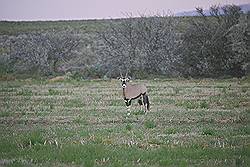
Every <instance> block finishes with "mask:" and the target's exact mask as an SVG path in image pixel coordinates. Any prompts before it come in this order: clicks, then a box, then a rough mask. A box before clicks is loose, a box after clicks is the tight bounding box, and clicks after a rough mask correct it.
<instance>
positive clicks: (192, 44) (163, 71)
mask: <svg viewBox="0 0 250 167" xmlns="http://www.w3.org/2000/svg"><path fill="white" fill-rule="evenodd" d="M196 10H197V12H198V13H199V16H198V17H193V18H192V19H191V20H190V21H189V24H188V25H186V29H185V30H184V32H183V33H180V31H179V30H178V29H179V25H180V24H179V22H178V21H180V20H178V21H177V19H176V18H175V17H173V16H161V15H159V16H158V15H156V16H151V17H144V16H142V17H140V18H131V17H128V18H127V19H126V20H123V21H122V22H121V23H119V24H116V23H112V22H111V24H110V27H109V29H108V30H107V32H105V33H104V34H103V39H104V43H105V46H106V48H105V49H104V50H105V52H104V53H105V56H104V62H105V65H107V71H108V72H110V73H112V72H113V70H114V72H115V71H116V69H118V68H123V69H130V71H133V72H132V73H135V72H138V71H141V72H142V71H143V72H144V73H147V74H160V75H167V76H184V77H190V76H191V77H218V76H225V75H228V76H233V77H241V76H244V75H245V74H246V70H247V66H248V68H249V62H250V61H249V57H250V56H249V46H250V43H249V40H250V38H249V37H250V29H249V23H248V20H249V18H248V17H249V14H248V15H247V14H243V13H242V12H241V9H240V7H238V6H236V5H227V6H224V7H219V6H212V7H211V8H210V16H206V15H205V14H204V11H203V9H202V8H197V9H196Z"/></svg>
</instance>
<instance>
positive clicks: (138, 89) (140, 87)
mask: <svg viewBox="0 0 250 167" xmlns="http://www.w3.org/2000/svg"><path fill="white" fill-rule="evenodd" d="M120 75H121V73H120ZM119 80H120V81H121V82H122V93H123V99H124V101H125V104H126V106H127V107H129V106H130V105H131V101H132V100H134V99H138V103H139V105H140V106H141V107H142V105H144V112H145V113H146V112H147V111H149V99H148V95H147V88H146V86H145V85H144V84H130V83H129V80H130V79H129V78H128V77H127V74H126V76H125V77H123V76H122V75H121V77H120V78H119ZM128 115H130V113H129V112H128Z"/></svg>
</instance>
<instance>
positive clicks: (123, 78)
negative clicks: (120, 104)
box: [119, 72, 130, 88]
mask: <svg viewBox="0 0 250 167" xmlns="http://www.w3.org/2000/svg"><path fill="white" fill-rule="evenodd" d="M119 80H120V81H121V83H122V88H126V87H127V82H129V80H130V78H129V77H128V72H126V75H125V77H123V76H122V73H121V72H120V78H119Z"/></svg>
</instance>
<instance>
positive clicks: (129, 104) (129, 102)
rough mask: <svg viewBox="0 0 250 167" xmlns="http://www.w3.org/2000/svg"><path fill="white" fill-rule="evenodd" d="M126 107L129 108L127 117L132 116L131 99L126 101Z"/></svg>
mask: <svg viewBox="0 0 250 167" xmlns="http://www.w3.org/2000/svg"><path fill="white" fill-rule="evenodd" d="M125 103H126V106H127V112H128V113H127V115H130V106H131V99H130V100H125Z"/></svg>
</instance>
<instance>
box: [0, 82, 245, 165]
mask: <svg viewBox="0 0 250 167" xmlns="http://www.w3.org/2000/svg"><path fill="white" fill-rule="evenodd" d="M134 82H144V83H145V84H146V85H147V86H148V89H149V98H150V102H151V110H150V112H148V113H147V114H146V115H145V114H144V113H143V112H141V111H140V107H139V106H138V105H137V104H136V101H134V102H132V108H131V111H132V113H131V115H130V116H129V117H128V116H127V114H126V112H127V110H126V107H125V104H124V102H123V100H122V94H121V88H120V83H119V82H118V81H116V80H106V81H104V80H89V81H63V82H54V83H51V82H48V81H45V80H43V81H38V80H22V81H20V80H19V81H8V82H7V81H1V82H0V134H1V136H0V166H87V167H88V166H142V167H144V166H154V167H157V166H209V167H210V166H249V165H250V158H249V157H250V117H249V116H250V82H249V80H237V79H228V80H211V79H206V80H184V79H183V80H182V79H179V80H178V79H166V80H162V79H161V80H148V81H139V80H137V81H134Z"/></svg>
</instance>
